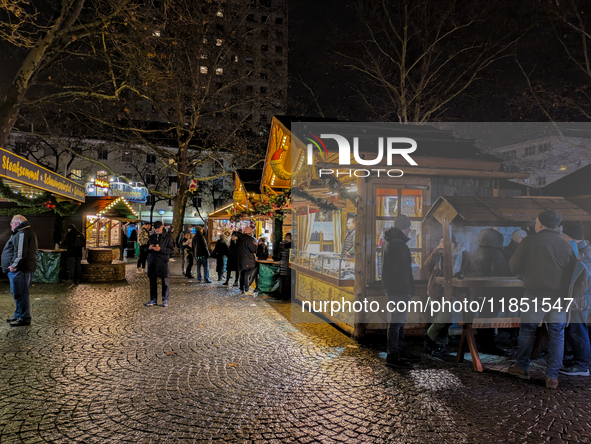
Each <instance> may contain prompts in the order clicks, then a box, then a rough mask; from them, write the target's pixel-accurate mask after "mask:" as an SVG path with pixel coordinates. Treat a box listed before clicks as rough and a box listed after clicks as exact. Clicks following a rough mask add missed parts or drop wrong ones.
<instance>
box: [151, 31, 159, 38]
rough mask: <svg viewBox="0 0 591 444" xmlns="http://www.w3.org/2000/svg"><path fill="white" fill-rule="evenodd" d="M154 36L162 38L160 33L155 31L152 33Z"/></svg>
mask: <svg viewBox="0 0 591 444" xmlns="http://www.w3.org/2000/svg"><path fill="white" fill-rule="evenodd" d="M152 36H154V37H160V31H153V32H152Z"/></svg>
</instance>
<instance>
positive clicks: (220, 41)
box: [215, 39, 224, 46]
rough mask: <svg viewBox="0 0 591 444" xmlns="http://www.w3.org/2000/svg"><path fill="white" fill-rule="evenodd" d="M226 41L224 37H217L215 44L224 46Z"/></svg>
mask: <svg viewBox="0 0 591 444" xmlns="http://www.w3.org/2000/svg"><path fill="white" fill-rule="evenodd" d="M222 43H224V39H215V46H222Z"/></svg>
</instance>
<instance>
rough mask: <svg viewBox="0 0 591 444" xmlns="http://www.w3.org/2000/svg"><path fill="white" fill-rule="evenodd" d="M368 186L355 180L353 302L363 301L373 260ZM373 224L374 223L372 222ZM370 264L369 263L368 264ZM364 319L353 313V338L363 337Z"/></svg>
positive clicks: (363, 179)
mask: <svg viewBox="0 0 591 444" xmlns="http://www.w3.org/2000/svg"><path fill="white" fill-rule="evenodd" d="M368 188H370V187H369V186H368V184H366V183H365V178H362V177H359V178H358V179H357V192H358V194H359V202H357V214H356V217H355V286H354V287H353V288H354V291H355V300H356V301H363V298H364V297H365V281H366V279H367V273H369V271H370V270H371V267H368V266H367V263H368V261H371V259H373V258H372V257H370V256H371V251H372V250H371V241H372V239H371V233H372V230H371V228H368V226H367V224H368V223H369V222H368V221H373V220H375V219H374V218H372V217H371V215H369V214H367V208H368V207H369V208H371V202H370V205H367V204H368V202H367V201H368V199H371V200H373V199H374V197H373V196H368ZM374 223H375V222H374ZM370 263H371V262H370ZM365 330H366V319H365V315H364V313H363V312H360V313H355V320H354V330H353V338H355V339H362V338H363V337H364V336H365Z"/></svg>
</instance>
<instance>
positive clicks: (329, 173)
mask: <svg viewBox="0 0 591 444" xmlns="http://www.w3.org/2000/svg"><path fill="white" fill-rule="evenodd" d="M339 137H341V138H342V140H345V141H349V143H351V142H352V143H351V145H352V146H354V150H353V152H351V150H349V151H348V152H347V151H346V150H345V151H343V150H342V149H341V146H340V142H339V144H338V146H337V143H335V142H336V141H337V140H338V139H339ZM387 138H397V140H404V141H405V143H407V145H405V146H408V143H409V142H408V141H409V140H411V141H412V142H413V143H415V146H414V148H415V149H414V150H411V152H413V154H412V158H410V159H411V161H412V163H411V162H409V161H408V159H407V157H408V156H407V157H404V156H402V155H395V156H393V155H392V153H393V152H394V153H395V152H396V151H395V150H390V149H389V150H388V151H387V153H388V154H389V155H388V156H382V158H380V159H377V160H376V161H373V160H371V161H370V160H369V159H376V156H378V154H376V152H377V150H376V148H377V147H378V143H383V140H384V139H387ZM355 139H358V140H357V141H356V140H355ZM342 140H341V141H342ZM380 140H381V141H382V142H379V141H380ZM382 148H383V145H382ZM402 152H405V151H404V150H402ZM381 154H383V149H382V150H381V151H380V155H381ZM378 157H379V156H378ZM359 160H360V161H361V162H359ZM415 161H416V162H415ZM363 162H366V163H365V164H364V163H363ZM370 162H372V163H370ZM369 164H371V165H372V166H371V167H368V166H365V165H369ZM500 166H501V159H498V158H496V157H494V156H492V155H489V154H486V153H484V152H482V151H481V150H479V149H477V148H476V147H475V146H474V143H473V141H472V140H466V139H457V138H455V137H454V136H453V134H452V133H451V132H449V131H443V130H439V129H435V128H432V127H429V126H426V125H397V126H396V125H394V124H373V123H340V122H323V121H314V122H309V121H308V120H307V119H306V118H290V117H276V118H274V119H273V123H272V128H271V135H270V143H269V148H268V151H267V158H266V162H265V171H264V174H263V183H262V187H264V189H266V190H277V188H278V187H281V188H282V189H286V188H289V187H291V192H292V196H291V197H292V200H291V209H292V219H293V225H292V230H291V231H292V233H293V238H294V240H293V244H292V245H293V250H292V252H291V264H290V266H291V268H292V270H293V273H292V285H293V287H292V289H293V290H292V300H294V299H295V300H297V301H299V302H300V303H302V309H299V311H300V312H301V311H302V310H303V308H304V306H305V307H306V308H307V309H310V308H311V309H312V311H313V312H314V313H317V314H319V315H321V316H322V317H323V318H324V319H326V320H327V321H329V322H331V323H333V324H336V325H338V326H339V327H341V328H342V329H343V330H345V331H347V332H349V333H351V334H353V335H354V336H355V337H363V336H365V335H366V334H370V333H382V332H383V331H384V329H385V328H386V323H385V322H386V314H381V313H376V314H375V315H374V314H372V315H371V316H368V315H367V313H365V312H363V311H361V312H355V311H346V310H341V311H338V310H337V311H336V312H334V311H331V312H327V311H324V310H314V308H313V307H314V305H313V303H314V302H315V301H316V302H319V303H324V302H329V303H330V302H332V301H338V302H342V303H343V305H344V303H345V302H350V303H354V302H356V301H359V302H363V301H365V300H368V301H371V300H378V301H380V303H384V300H386V301H387V299H386V296H385V294H384V290H383V289H382V283H381V280H382V245H383V243H384V232H385V230H387V229H389V228H391V227H393V226H394V219H395V218H396V216H398V215H405V216H407V217H409V218H410V222H411V231H410V234H409V238H410V241H409V242H408V243H407V245H408V247H409V248H410V251H411V254H412V271H413V276H414V279H415V284H416V289H417V290H416V294H415V300H426V283H427V279H428V275H427V274H426V272H425V271H423V270H422V267H421V265H422V262H423V260H424V259H425V258H426V256H427V255H428V253H429V252H430V251H432V249H433V248H434V247H435V246H436V245H437V244H438V242H439V239H440V237H441V227H440V226H439V227H437V226H436V225H435V224H432V223H431V224H429V223H423V218H424V216H425V214H426V213H427V212H428V211H429V209H430V207H431V202H433V201H435V200H436V199H437V198H438V197H439V196H440V195H444V194H458V195H466V196H493V195H499V185H498V184H499V179H510V178H525V177H527V174H524V173H508V172H503V171H500ZM318 305H320V304H318ZM325 306H326V305H325ZM297 311H298V310H296V309H295V308H294V309H292V320H293V319H294V313H296V312H297ZM424 322H425V319H424V317H423V316H422V315H421V314H415V315H414V316H410V317H409V320H408V323H407V325H406V329H407V332H408V333H409V334H413V333H415V334H417V333H419V332H421V331H423V330H424V327H425V326H426V324H425V323H424Z"/></svg>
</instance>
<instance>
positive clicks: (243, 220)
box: [208, 169, 269, 248]
mask: <svg viewBox="0 0 591 444" xmlns="http://www.w3.org/2000/svg"><path fill="white" fill-rule="evenodd" d="M261 175H262V170H260V169H251V170H247V169H238V170H236V171H235V172H234V174H233V176H234V193H233V202H232V203H231V204H229V205H226V206H224V207H222V208H220V209H218V210H216V211H214V212H213V213H211V214H209V215H208V243H209V245H210V247H211V248H213V247H214V245H215V243H216V242H217V241H218V239H219V238H220V236H221V235H222V233H223V232H224V230H229V231H230V232H232V231H235V230H239V229H244V228H246V227H247V226H248V225H249V224H250V223H251V222H252V221H253V217H252V216H251V215H250V214H251V212H252V210H253V209H254V207H255V205H256V204H257V203H259V202H261V200H262V199H263V196H262V195H261V193H260V191H259V186H260V182H261ZM255 219H257V220H256V221H255V222H256V230H255V233H254V234H255V235H256V236H260V235H263V234H264V233H265V230H268V222H267V220H268V219H269V218H261V217H255ZM265 219H267V220H265Z"/></svg>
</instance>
